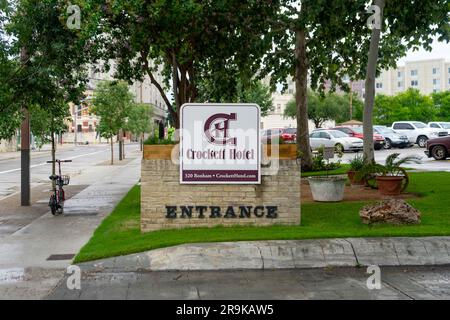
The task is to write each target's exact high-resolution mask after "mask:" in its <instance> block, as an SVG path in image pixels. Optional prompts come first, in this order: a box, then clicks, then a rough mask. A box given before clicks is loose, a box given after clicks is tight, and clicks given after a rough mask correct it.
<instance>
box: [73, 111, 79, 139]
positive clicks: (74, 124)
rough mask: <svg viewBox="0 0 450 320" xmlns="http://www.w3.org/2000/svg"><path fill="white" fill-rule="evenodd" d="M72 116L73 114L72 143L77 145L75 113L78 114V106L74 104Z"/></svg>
mask: <svg viewBox="0 0 450 320" xmlns="http://www.w3.org/2000/svg"><path fill="white" fill-rule="evenodd" d="M74 111H75V112H74V116H73V133H74V137H73V144H74V145H75V146H76V145H77V133H78V132H77V131H78V127H77V115H78V106H74Z"/></svg>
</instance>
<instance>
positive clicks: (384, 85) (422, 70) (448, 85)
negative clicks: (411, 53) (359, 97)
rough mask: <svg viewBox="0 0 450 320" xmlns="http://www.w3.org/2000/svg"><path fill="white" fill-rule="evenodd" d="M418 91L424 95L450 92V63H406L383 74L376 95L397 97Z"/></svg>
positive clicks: (440, 61) (376, 84)
mask: <svg viewBox="0 0 450 320" xmlns="http://www.w3.org/2000/svg"><path fill="white" fill-rule="evenodd" d="M409 88H413V89H418V90H419V91H420V92H421V93H422V94H426V95H428V94H431V93H433V92H440V91H445V90H450V62H447V61H446V60H445V59H443V58H442V59H430V60H420V61H410V62H405V65H404V66H399V67H397V68H395V69H388V70H384V71H383V72H381V74H380V76H379V77H378V78H377V79H376V82H375V90H376V93H381V94H386V95H395V94H397V93H400V92H403V91H405V90H408V89H409Z"/></svg>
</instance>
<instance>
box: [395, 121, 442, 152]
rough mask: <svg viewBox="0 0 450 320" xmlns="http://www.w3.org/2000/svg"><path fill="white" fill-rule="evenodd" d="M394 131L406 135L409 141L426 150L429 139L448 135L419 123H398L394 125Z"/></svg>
mask: <svg viewBox="0 0 450 320" xmlns="http://www.w3.org/2000/svg"><path fill="white" fill-rule="evenodd" d="M392 129H393V130H395V131H397V132H398V133H401V134H404V135H406V136H407V137H408V139H409V141H410V142H412V143H416V144H417V145H418V146H419V147H421V148H425V147H426V143H427V141H428V140H429V139H432V138H437V137H442V136H446V135H448V133H447V131H445V130H442V129H435V128H429V127H428V126H427V125H426V124H425V123H423V122H419V121H397V122H394V123H393V124H392Z"/></svg>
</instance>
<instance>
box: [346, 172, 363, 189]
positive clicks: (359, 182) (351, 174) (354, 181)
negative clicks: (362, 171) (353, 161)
mask: <svg viewBox="0 0 450 320" xmlns="http://www.w3.org/2000/svg"><path fill="white" fill-rule="evenodd" d="M358 173H359V172H358V171H353V170H349V171H347V176H348V179H349V180H350V183H351V184H352V185H355V186H363V185H365V184H366V181H365V180H364V178H363V177H361V178H359V179H357V178H356V176H357V174H358Z"/></svg>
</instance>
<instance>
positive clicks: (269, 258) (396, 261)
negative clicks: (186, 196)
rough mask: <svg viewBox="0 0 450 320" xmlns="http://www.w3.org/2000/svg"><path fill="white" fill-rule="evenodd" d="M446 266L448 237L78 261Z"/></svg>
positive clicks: (255, 244) (128, 265)
mask: <svg viewBox="0 0 450 320" xmlns="http://www.w3.org/2000/svg"><path fill="white" fill-rule="evenodd" d="M369 265H378V266H420V265H450V237H424V238H404V237H402V238H400V237H399V238H345V239H320V240H286V241H284V240H276V241H242V242H218V243H199V244H184V245H179V246H174V247H169V248H162V249H156V250H152V251H147V252H143V253H137V254H131V255H127V256H120V257H115V258H108V259H103V260H97V261H92V262H85V263H81V264H79V266H80V267H81V268H82V269H83V270H84V271H91V272H102V271H117V270H120V271H213V270H214V271H218V270H244V269H253V270H258V269H259V270H274V269H306V268H308V269H309V268H326V267H357V266H369Z"/></svg>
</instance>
